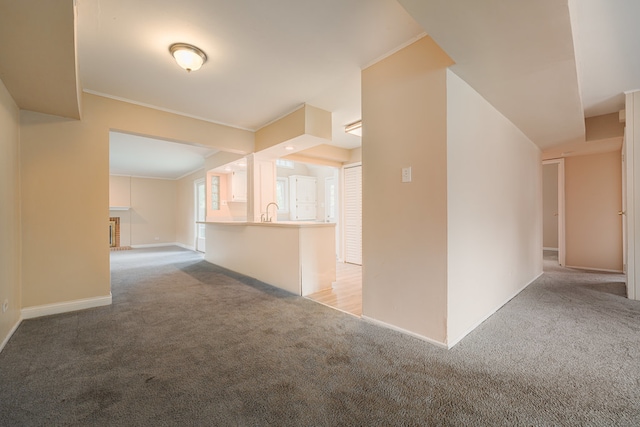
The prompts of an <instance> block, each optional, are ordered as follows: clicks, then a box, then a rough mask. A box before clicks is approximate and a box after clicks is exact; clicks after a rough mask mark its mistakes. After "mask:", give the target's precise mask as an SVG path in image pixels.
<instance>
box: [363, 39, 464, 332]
mask: <svg viewBox="0 0 640 427" xmlns="http://www.w3.org/2000/svg"><path fill="white" fill-rule="evenodd" d="M451 63H452V62H451V59H450V58H449V57H448V56H447V55H446V54H445V53H444V52H443V51H442V50H441V49H440V48H439V47H438V46H437V45H436V44H435V43H434V41H433V40H432V39H431V38H429V37H424V38H422V39H420V40H418V41H417V42H415V43H413V44H411V45H410V46H408V47H406V48H404V49H402V50H400V51H399V52H397V53H395V54H393V55H391V56H389V57H388V58H386V59H384V60H382V61H380V62H378V63H376V64H374V65H372V66H371V67H369V68H367V69H365V70H363V72H362V122H363V127H365V129H366V130H365V132H364V135H363V137H362V147H363V149H362V164H363V168H362V173H363V200H362V204H363V217H362V221H363V224H362V227H363V228H362V232H363V248H362V249H363V250H362V252H363V289H362V293H363V295H362V303H363V314H364V316H366V317H368V318H371V319H374V320H377V321H380V322H384V323H386V324H390V325H393V326H394V327H397V328H400V329H404V330H406V331H409V332H411V333H414V334H417V335H420V336H422V337H425V338H427V339H430V340H432V341H435V342H438V343H445V341H446V314H447V313H446V298H447V294H446V287H447V260H446V254H447V231H446V230H447V171H446V164H447V161H446V143H447V141H446V137H447V135H446V102H447V100H446V67H447V66H449V65H451ZM407 166H411V167H412V168H413V182H411V183H402V182H401V178H400V177H401V169H402V168H403V167H407Z"/></svg>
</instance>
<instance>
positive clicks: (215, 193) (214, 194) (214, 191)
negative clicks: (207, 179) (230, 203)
mask: <svg viewBox="0 0 640 427" xmlns="http://www.w3.org/2000/svg"><path fill="white" fill-rule="evenodd" d="M211 210H212V211H219V210H220V177H219V176H218V175H212V176H211Z"/></svg>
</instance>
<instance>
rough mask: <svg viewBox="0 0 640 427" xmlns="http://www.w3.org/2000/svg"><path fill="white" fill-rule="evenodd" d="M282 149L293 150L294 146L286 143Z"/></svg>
mask: <svg viewBox="0 0 640 427" xmlns="http://www.w3.org/2000/svg"><path fill="white" fill-rule="evenodd" d="M284 149H285V150H287V151H293V150H295V149H296V147H294V146H293V145H287V146H286V147H284Z"/></svg>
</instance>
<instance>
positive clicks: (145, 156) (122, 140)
mask: <svg viewBox="0 0 640 427" xmlns="http://www.w3.org/2000/svg"><path fill="white" fill-rule="evenodd" d="M216 152H217V150H213V149H211V148H205V147H200V146H197V145H188V144H179V143H175V142H170V141H161V140H158V139H153V138H147V137H144V136H138V135H131V134H127V133H121V132H109V172H110V173H111V174H112V175H127V176H138V177H146V178H163V179H179V178H182V177H183V176H185V175H187V174H189V173H191V172H194V171H196V170H198V169H200V168H202V167H204V159H205V158H206V157H208V156H210V155H212V154H215V153H216Z"/></svg>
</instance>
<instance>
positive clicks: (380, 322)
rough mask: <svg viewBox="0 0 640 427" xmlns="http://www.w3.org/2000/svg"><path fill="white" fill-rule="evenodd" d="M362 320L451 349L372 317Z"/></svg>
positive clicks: (363, 316) (364, 317)
mask: <svg viewBox="0 0 640 427" xmlns="http://www.w3.org/2000/svg"><path fill="white" fill-rule="evenodd" d="M361 319H362V320H366V321H367V322H369V323H372V324H374V325H378V326H382V327H383V328H387V329H391V330H394V331H396V332H400V333H402V334H405V335H410V336H412V337H414V338H418V339H419V340H422V341H426V342H428V343H429V344H433V345H435V346H436V347H440V348H444V349H445V350H448V349H449V347H448V346H447V345H446V344H445V343H442V342H440V341H436V340H434V339H431V338H428V337H425V336H424V335H420V334H417V333H415V332H411V331H408V330H406V329H402V328H400V327H398V326H394V325H392V324H390V323H386V322H383V321H381V320H377V319H373V318H371V317H368V316H365V315H364V314H363V315H362V317H361Z"/></svg>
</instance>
